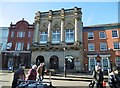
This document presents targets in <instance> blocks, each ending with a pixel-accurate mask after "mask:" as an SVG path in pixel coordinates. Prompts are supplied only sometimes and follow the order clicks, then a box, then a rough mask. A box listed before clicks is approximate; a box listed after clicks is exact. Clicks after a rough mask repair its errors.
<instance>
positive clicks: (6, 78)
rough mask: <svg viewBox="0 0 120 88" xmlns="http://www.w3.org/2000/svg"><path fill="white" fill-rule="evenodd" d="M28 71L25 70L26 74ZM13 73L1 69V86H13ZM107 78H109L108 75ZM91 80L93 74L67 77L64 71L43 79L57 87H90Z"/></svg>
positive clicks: (68, 75)
mask: <svg viewBox="0 0 120 88" xmlns="http://www.w3.org/2000/svg"><path fill="white" fill-rule="evenodd" d="M27 71H28V70H25V73H26V74H27ZM13 75H14V73H13V72H9V71H8V70H0V87H2V88H11V87H10V86H11V84H12V80H13ZM105 78H106V79H107V76H105ZM91 80H92V76H91V75H88V74H84V73H67V76H66V77H64V74H63V73H60V74H56V75H52V76H50V75H45V76H44V80H43V81H46V82H49V81H51V82H52V85H53V86H54V87H56V88H88V85H89V83H90V81H91ZM107 86H108V84H107Z"/></svg>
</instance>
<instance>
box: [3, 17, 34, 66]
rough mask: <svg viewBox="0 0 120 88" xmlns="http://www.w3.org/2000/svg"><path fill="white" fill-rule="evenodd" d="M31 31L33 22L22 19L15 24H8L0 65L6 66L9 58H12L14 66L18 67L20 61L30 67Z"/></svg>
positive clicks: (32, 30)
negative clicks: (5, 46)
mask: <svg viewBox="0 0 120 88" xmlns="http://www.w3.org/2000/svg"><path fill="white" fill-rule="evenodd" d="M33 32H34V26H33V24H29V23H28V22H27V21H25V20H24V19H22V20H20V21H18V22H17V23H16V24H12V23H11V24H10V27H9V34H8V40H7V49H6V50H4V51H2V67H4V68H5V67H7V63H8V61H9V59H12V60H13V62H14V67H18V66H19V64H21V63H24V64H25V65H26V67H30V64H31V51H30V46H31V45H32V39H33V34H34V33H33Z"/></svg>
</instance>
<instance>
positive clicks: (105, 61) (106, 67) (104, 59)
mask: <svg viewBox="0 0 120 88" xmlns="http://www.w3.org/2000/svg"><path fill="white" fill-rule="evenodd" d="M103 70H108V60H107V58H106V57H103Z"/></svg>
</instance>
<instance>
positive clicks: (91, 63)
mask: <svg viewBox="0 0 120 88" xmlns="http://www.w3.org/2000/svg"><path fill="white" fill-rule="evenodd" d="M95 66H96V59H95V57H89V71H93V70H94V68H95Z"/></svg>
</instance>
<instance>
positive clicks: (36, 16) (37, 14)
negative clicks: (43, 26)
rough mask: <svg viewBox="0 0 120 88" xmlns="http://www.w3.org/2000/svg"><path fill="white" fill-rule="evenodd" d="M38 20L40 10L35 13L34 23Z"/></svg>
mask: <svg viewBox="0 0 120 88" xmlns="http://www.w3.org/2000/svg"><path fill="white" fill-rule="evenodd" d="M36 22H40V11H38V12H37V13H36V14H35V23H36Z"/></svg>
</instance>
